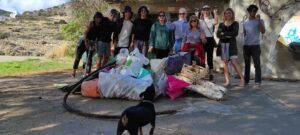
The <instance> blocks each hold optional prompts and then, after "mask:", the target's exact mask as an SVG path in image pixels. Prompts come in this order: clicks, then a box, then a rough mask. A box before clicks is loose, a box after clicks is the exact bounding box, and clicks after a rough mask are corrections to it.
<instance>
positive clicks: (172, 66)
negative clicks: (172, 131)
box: [81, 48, 227, 100]
mask: <svg viewBox="0 0 300 135" xmlns="http://www.w3.org/2000/svg"><path fill="white" fill-rule="evenodd" d="M190 64H191V55H190V54H189V53H188V52H180V53H179V54H174V55H172V56H169V57H167V58H163V59H151V60H150V61H149V59H148V58H146V57H145V56H144V55H143V54H141V53H140V52H139V50H138V49H134V50H133V51H132V52H131V53H129V52H128V50H127V49H125V48H123V49H121V50H120V53H119V54H118V55H117V56H116V66H115V67H108V68H105V69H103V70H101V71H100V72H99V76H98V78H96V79H93V80H89V81H84V82H83V83H82V85H81V93H82V95H83V96H87V97H100V98H122V99H124V98H125V99H129V100H140V96H139V95H140V94H141V93H142V92H144V91H145V90H146V88H147V87H149V86H150V85H151V84H154V86H155V92H156V96H160V95H163V96H168V97H170V98H171V99H172V100H175V99H176V98H177V97H179V96H181V95H182V94H183V93H184V91H188V90H190V91H194V92H197V93H199V94H201V95H203V96H205V97H207V98H209V99H213V100H221V99H223V98H224V96H225V93H226V91H227V90H226V88H224V87H222V86H219V85H217V84H214V83H212V82H209V81H206V80H204V79H203V78H204V77H205V76H207V74H208V70H207V69H205V68H203V67H200V66H197V65H190ZM149 65H150V66H149Z"/></svg>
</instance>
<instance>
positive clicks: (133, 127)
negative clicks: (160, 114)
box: [117, 85, 156, 135]
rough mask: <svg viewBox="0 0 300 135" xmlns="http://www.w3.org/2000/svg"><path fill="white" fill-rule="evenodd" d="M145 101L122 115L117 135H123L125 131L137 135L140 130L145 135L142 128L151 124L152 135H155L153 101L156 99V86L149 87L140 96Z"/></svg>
mask: <svg viewBox="0 0 300 135" xmlns="http://www.w3.org/2000/svg"><path fill="white" fill-rule="evenodd" d="M140 97H141V98H142V99H143V100H142V101H141V102H140V103H139V104H138V105H136V106H132V107H129V108H127V109H126V110H125V111H124V112H123V113H122V115H121V118H120V120H119V123H118V130H117V135H121V134H122V133H123V132H124V130H128V132H129V133H130V134H131V135H137V134H138V130H140V134H143V132H142V127H143V126H145V125H147V124H149V123H150V124H151V126H152V128H151V130H150V135H153V132H154V128H155V118H156V114H155V109H154V105H153V103H152V102H153V100H154V97H155V89H154V86H153V85H151V86H149V87H148V88H147V89H146V91H145V92H143V93H141V94H140Z"/></svg>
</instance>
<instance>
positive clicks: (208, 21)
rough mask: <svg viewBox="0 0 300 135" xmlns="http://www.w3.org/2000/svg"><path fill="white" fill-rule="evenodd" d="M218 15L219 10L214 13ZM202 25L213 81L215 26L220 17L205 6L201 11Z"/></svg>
mask: <svg viewBox="0 0 300 135" xmlns="http://www.w3.org/2000/svg"><path fill="white" fill-rule="evenodd" d="M213 13H214V15H217V10H214V11H213ZM200 24H201V27H202V28H203V30H204V33H205V36H206V41H207V42H206V43H205V44H204V51H205V53H206V56H207V57H206V61H207V65H208V68H209V80H210V81H213V68H214V67H213V56H214V55H213V53H214V47H215V46H216V45H215V39H214V26H215V25H217V24H218V17H217V16H215V18H213V15H212V14H211V11H210V7H209V6H208V5H204V6H203V7H202V10H201V15H200Z"/></svg>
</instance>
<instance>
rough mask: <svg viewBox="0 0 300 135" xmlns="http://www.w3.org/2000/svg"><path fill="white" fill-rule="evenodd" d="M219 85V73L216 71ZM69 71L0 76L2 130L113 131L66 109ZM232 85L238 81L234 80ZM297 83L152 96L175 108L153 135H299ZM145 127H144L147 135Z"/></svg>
mask: <svg viewBox="0 0 300 135" xmlns="http://www.w3.org/2000/svg"><path fill="white" fill-rule="evenodd" d="M216 76H217V77H216V82H217V83H218V84H222V82H223V80H222V79H223V78H222V77H223V76H222V75H221V74H218V75H216ZM76 80H78V78H75V79H72V78H71V77H70V72H69V73H65V72H63V73H48V74H40V75H32V76H23V77H14V78H0V84H1V85H0V134H1V135H114V134H115V133H116V127H117V120H102V119H95V118H85V117H82V116H77V115H74V114H71V113H69V112H67V111H66V110H65V109H64V108H63V106H62V101H63V96H64V94H65V93H63V92H61V91H60V90H58V89H56V88H55V86H57V84H64V83H67V84H70V83H72V82H75V81H76ZM233 84H238V80H236V79H235V80H234V81H233ZM299 86H300V84H299V82H276V81H263V83H262V85H261V86H260V87H258V88H256V87H254V86H253V84H251V83H250V85H248V86H245V87H244V88H239V87H237V86H234V85H233V86H230V87H229V88H228V89H229V92H228V94H227V96H226V100H224V101H213V100H209V99H207V98H205V97H202V96H200V95H197V94H186V95H184V96H182V97H180V98H178V99H176V100H175V101H172V100H170V99H168V98H167V97H161V98H159V99H157V100H156V102H155V107H156V110H157V111H159V110H165V109H177V110H179V112H178V113H176V114H174V115H165V116H158V117H157V120H156V128H155V131H154V133H155V134H156V135H174V134H176V135H298V134H299V132H300V128H299V125H300V89H299ZM69 104H70V105H71V106H72V107H74V108H78V109H81V110H84V111H87V112H93V113H101V114H103V113H108V114H120V113H121V111H122V110H123V109H125V108H126V107H128V106H131V105H135V104H137V102H135V101H126V100H117V99H91V98H84V97H81V96H79V95H72V96H71V97H70V99H69ZM149 129H150V126H146V127H145V128H143V131H144V133H145V134H148V131H149Z"/></svg>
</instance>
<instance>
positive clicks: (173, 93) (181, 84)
mask: <svg viewBox="0 0 300 135" xmlns="http://www.w3.org/2000/svg"><path fill="white" fill-rule="evenodd" d="M168 84H169V86H168V87H167V94H168V95H169V97H170V98H171V99H172V100H175V99H176V98H177V97H179V96H180V95H182V94H183V88H185V87H187V86H189V85H190V84H189V83H187V82H185V81H182V80H179V79H177V78H176V77H175V76H173V75H168Z"/></svg>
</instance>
